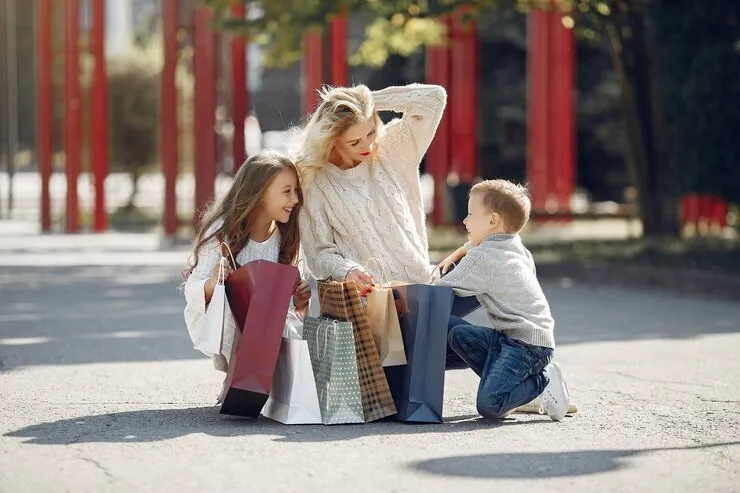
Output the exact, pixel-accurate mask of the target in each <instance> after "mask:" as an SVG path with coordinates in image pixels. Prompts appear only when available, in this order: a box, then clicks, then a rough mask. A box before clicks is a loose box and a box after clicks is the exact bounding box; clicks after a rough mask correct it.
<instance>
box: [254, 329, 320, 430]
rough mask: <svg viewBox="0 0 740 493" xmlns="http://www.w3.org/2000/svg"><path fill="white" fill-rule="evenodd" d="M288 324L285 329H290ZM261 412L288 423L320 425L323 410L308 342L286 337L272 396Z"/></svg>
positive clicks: (271, 392) (278, 362) (276, 368)
mask: <svg viewBox="0 0 740 493" xmlns="http://www.w3.org/2000/svg"><path fill="white" fill-rule="evenodd" d="M288 330H289V329H288V327H287V324H286V332H288ZM262 415H263V416H265V417H267V418H270V419H273V420H275V421H278V422H280V423H284V424H286V425H308V424H321V409H320V408H319V397H318V393H317V392H316V381H315V380H314V377H313V368H312V367H311V356H310V355H309V353H308V344H307V343H306V341H304V340H301V339H288V338H285V337H284V338H283V341H282V344H281V345H280V355H279V356H278V360H277V366H275V373H274V374H273V376H272V387H270V397H269V399H267V403H266V404H265V407H263V408H262Z"/></svg>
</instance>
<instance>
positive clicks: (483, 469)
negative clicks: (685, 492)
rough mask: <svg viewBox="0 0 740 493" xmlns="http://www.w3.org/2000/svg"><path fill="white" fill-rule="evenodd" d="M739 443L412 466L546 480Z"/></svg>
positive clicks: (462, 473)
mask: <svg viewBox="0 0 740 493" xmlns="http://www.w3.org/2000/svg"><path fill="white" fill-rule="evenodd" d="M738 444H740V442H728V443H716V444H709V445H698V446H691V447H673V448H655V449H634V450H578V451H572V452H538V453H515V454H484V455H467V456H458V457H444V458H440V459H430V460H425V461H421V462H415V463H412V464H411V465H410V466H409V467H410V468H411V469H415V470H418V471H423V472H426V473H429V474H433V475H437V476H453V477H461V478H476V479H545V478H559V477H566V476H586V475H589V474H599V473H603V472H609V471H615V470H617V469H624V468H628V467H630V463H629V459H632V458H635V457H637V456H639V455H643V454H648V453H653V452H664V451H683V450H695V449H708V448H716V447H727V446H732V445H738Z"/></svg>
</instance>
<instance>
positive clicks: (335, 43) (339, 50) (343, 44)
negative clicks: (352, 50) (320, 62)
mask: <svg viewBox="0 0 740 493" xmlns="http://www.w3.org/2000/svg"><path fill="white" fill-rule="evenodd" d="M329 39H330V42H331V76H330V80H331V85H333V86H334V87H338V86H346V85H347V84H348V83H349V70H348V69H347V13H346V10H345V11H344V12H342V13H341V14H339V15H337V16H335V17H334V18H333V19H332V20H331V24H330V25H329Z"/></svg>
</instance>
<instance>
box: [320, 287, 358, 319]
mask: <svg viewBox="0 0 740 493" xmlns="http://www.w3.org/2000/svg"><path fill="white" fill-rule="evenodd" d="M330 282H336V283H337V284H338V285H339V286H340V288H341V295H342V307H343V308H344V314H345V316H346V317H347V318H349V312H348V311H347V301H346V300H345V299H344V283H345V282H349V281H342V282H339V281H330ZM323 284H324V286H327V287H326V288H324V294H323V295H321V297H320V298H319V311H320V310H321V304H322V302H323V301H324V300H325V299H326V295H327V294H328V293H329V291H330V289H331V288H330V287H328V284H329V283H327V282H324V283H323ZM318 289H319V291H321V288H318ZM355 290H357V287H356V286H355Z"/></svg>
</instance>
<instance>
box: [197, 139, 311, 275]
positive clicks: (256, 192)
mask: <svg viewBox="0 0 740 493" xmlns="http://www.w3.org/2000/svg"><path fill="white" fill-rule="evenodd" d="M286 169H289V170H291V171H292V172H293V173H295V174H296V178H298V171H297V169H296V167H295V165H294V164H293V162H292V161H291V160H290V159H288V158H287V157H286V156H284V155H282V154H280V153H277V152H272V151H262V152H260V153H258V154H255V155H254V156H252V157H250V158H249V159H247V160H246V162H245V163H244V164H243V165H242V166H241V168H239V171H237V173H236V175H235V176H234V181H233V183H232V184H231V188H229V191H228V192H227V193H226V195H225V196H224V198H223V199H222V200H221V201H213V202H212V203H211V204H210V205H209V206H208V208H207V209H206V210H205V212H204V213H203V215H202V217H201V221H200V225H199V227H198V233H197V235H196V240H195V248H194V250H193V255H192V257H191V258H190V261H189V267H188V269H187V270H185V272H184V273H183V274H184V276H185V277H186V278H187V277H188V276H189V275H190V274H191V273H192V272H193V270H194V269H195V266H196V265H198V255H199V253H200V251H201V249H202V248H204V246H205V245H206V244H207V243H208V242H209V241H211V240H213V239H214V238H215V239H216V241H217V242H218V243H220V242H221V241H223V242H225V243H226V244H227V245H228V246H229V248H230V249H231V251H232V252H233V254H234V257H236V256H237V254H238V252H240V251H241V250H242V249H243V248H244V247H245V246H246V245H247V242H248V241H249V235H250V233H251V228H252V224H253V223H254V218H255V217H256V216H257V214H258V213H259V210H260V207H261V206H262V198H263V196H264V194H265V191H266V190H267V187H269V186H270V184H271V183H272V181H273V180H274V179H275V177H276V176H277V175H278V173H280V172H282V171H283V170H286ZM302 204H303V195H302V193H301V187H300V183H299V185H298V203H297V204H296V205H295V206H294V207H293V212H292V213H291V214H290V220H289V221H288V222H287V223H285V224H283V223H280V222H277V228H278V231H279V232H280V253H279V256H278V262H279V263H281V264H287V265H297V264H298V253H299V249H300V242H301V235H300V231H299V229H298V214H299V213H300V211H301V205H302ZM218 223H220V225H219V226H218V227H216V225H217V224H218ZM222 254H223V255H226V256H227V257H228V253H227V252H226V251H225V249H223V250H222ZM236 267H238V266H234V268H236Z"/></svg>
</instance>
